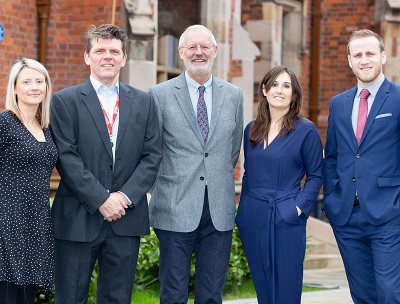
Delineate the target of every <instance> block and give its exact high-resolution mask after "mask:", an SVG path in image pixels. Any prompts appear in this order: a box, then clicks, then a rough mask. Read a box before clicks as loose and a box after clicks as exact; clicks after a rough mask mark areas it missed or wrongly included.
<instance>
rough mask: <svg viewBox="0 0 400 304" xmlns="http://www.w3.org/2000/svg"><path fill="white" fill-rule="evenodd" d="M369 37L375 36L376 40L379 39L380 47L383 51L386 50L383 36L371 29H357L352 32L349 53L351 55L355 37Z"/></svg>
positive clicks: (348, 44)
mask: <svg viewBox="0 0 400 304" xmlns="http://www.w3.org/2000/svg"><path fill="white" fill-rule="evenodd" d="M368 37H375V38H376V40H378V43H379V49H380V50H381V52H384V51H385V46H384V45H383V40H382V38H381V36H379V35H378V34H377V33H375V32H373V31H370V30H365V29H364V30H357V31H354V32H353V33H351V35H350V38H349V42H348V43H347V54H348V55H350V42H352V41H353V40H355V39H360V38H368Z"/></svg>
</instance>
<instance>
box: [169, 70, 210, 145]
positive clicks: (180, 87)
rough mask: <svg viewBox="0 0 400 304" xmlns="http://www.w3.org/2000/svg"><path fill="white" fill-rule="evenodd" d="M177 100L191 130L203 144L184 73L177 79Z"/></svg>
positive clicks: (175, 91) (175, 90)
mask: <svg viewBox="0 0 400 304" xmlns="http://www.w3.org/2000/svg"><path fill="white" fill-rule="evenodd" d="M174 93H175V97H176V100H177V102H178V104H179V107H180V108H181V110H182V112H183V115H184V116H185V118H186V120H187V121H188V123H189V126H190V128H191V129H192V130H193V132H194V134H195V135H196V137H197V138H198V140H199V141H200V142H201V143H202V144H203V145H205V144H204V141H203V137H202V135H201V132H200V128H199V125H198V124H197V118H196V114H195V113H194V111H193V105H192V101H191V100H190V94H189V91H188V88H187V84H186V80H185V74H184V73H182V74H181V75H180V76H178V78H177V83H176V85H175V89H174Z"/></svg>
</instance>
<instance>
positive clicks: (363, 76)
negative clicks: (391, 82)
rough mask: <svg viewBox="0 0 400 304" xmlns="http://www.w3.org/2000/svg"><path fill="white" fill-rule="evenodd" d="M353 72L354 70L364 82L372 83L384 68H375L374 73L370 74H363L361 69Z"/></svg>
mask: <svg viewBox="0 0 400 304" xmlns="http://www.w3.org/2000/svg"><path fill="white" fill-rule="evenodd" d="M353 72H354V75H355V76H356V77H357V79H359V80H360V81H362V82H363V83H371V82H374V81H375V80H376V79H377V78H378V77H379V75H381V72H382V68H381V69H379V68H376V69H374V70H373V73H372V74H370V75H366V74H363V73H362V72H360V71H359V70H353Z"/></svg>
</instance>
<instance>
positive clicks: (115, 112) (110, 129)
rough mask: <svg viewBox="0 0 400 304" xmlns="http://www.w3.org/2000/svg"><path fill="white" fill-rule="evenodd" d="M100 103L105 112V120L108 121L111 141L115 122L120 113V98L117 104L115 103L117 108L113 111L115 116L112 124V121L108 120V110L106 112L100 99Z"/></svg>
mask: <svg viewBox="0 0 400 304" xmlns="http://www.w3.org/2000/svg"><path fill="white" fill-rule="evenodd" d="M99 102H100V106H101V110H102V111H103V115H104V118H105V119H106V124H107V129H108V134H109V135H110V139H111V136H112V134H113V126H114V122H115V119H116V118H117V115H118V111H119V96H117V102H116V103H115V107H114V111H113V116H112V121H111V122H110V119H109V118H108V115H107V113H106V110H104V107H103V104H102V103H101V101H100V99H99Z"/></svg>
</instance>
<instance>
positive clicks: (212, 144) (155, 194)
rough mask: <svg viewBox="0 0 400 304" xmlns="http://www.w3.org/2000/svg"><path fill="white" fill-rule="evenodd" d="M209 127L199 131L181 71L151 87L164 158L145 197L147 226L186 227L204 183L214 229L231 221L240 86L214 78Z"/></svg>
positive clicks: (197, 209)
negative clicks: (204, 133)
mask: <svg viewBox="0 0 400 304" xmlns="http://www.w3.org/2000/svg"><path fill="white" fill-rule="evenodd" d="M212 92H213V93H212V94H213V96H212V104H213V111H212V117H211V125H210V131H209V134H208V139H207V145H205V144H204V141H203V139H202V136H201V132H200V129H199V127H198V124H197V119H196V114H195V112H194V110H193V106H192V102H191V100H190V96H189V91H188V87H187V84H186V79H185V75H184V73H182V74H181V75H180V76H178V77H176V78H174V79H171V80H169V81H166V82H164V83H161V84H159V85H157V86H155V87H153V88H151V89H150V93H151V95H152V96H153V99H154V102H155V105H156V109H157V115H158V121H159V126H160V134H161V137H162V143H163V157H162V160H161V164H160V169H159V172H158V175H157V178H156V181H155V184H154V188H153V190H152V193H151V194H152V196H151V200H150V204H149V207H150V225H151V226H152V227H154V228H158V229H163V230H169V231H176V232H190V231H193V230H195V229H196V228H197V226H198V225H199V222H200V218H201V214H202V208H203V203H204V190H205V186H206V183H207V188H208V199H209V206H210V213H211V218H212V221H213V224H214V226H215V228H216V229H217V230H219V231H228V230H231V229H233V227H234V222H235V218H234V217H235V203H236V200H235V187H234V171H233V169H234V167H235V165H236V162H237V159H238V156H239V152H240V146H241V142H242V133H243V93H242V90H241V89H240V88H238V87H236V86H234V85H232V84H230V83H228V82H226V81H224V80H222V79H219V78H217V77H213V82H212Z"/></svg>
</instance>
